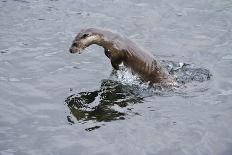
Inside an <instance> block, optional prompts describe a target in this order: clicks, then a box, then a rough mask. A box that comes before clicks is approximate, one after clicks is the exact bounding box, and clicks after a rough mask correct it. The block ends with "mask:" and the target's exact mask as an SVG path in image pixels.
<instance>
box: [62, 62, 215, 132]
mask: <svg viewBox="0 0 232 155" xmlns="http://www.w3.org/2000/svg"><path fill="white" fill-rule="evenodd" d="M161 64H162V65H163V66H164V67H165V68H166V69H167V70H168V71H169V73H170V74H171V75H172V76H174V77H175V78H176V80H177V82H178V83H179V84H180V85H183V86H185V85H186V84H188V83H193V82H198V83H199V85H201V83H202V82H204V81H207V80H209V79H211V76H212V75H211V73H210V72H209V70H207V69H204V68H199V67H195V66H194V65H190V64H186V63H179V62H172V61H162V62H161ZM120 67H121V69H120V70H113V71H112V73H111V75H110V77H109V78H108V79H104V80H102V81H101V85H100V88H99V89H97V90H95V91H84V92H79V93H77V94H73V95H70V96H69V97H67V99H66V100H65V104H66V105H67V106H68V108H69V110H70V115H69V116H67V120H68V122H69V123H70V124H73V123H75V122H79V123H86V122H89V121H91V122H95V123H97V122H111V121H115V120H124V119H126V118H128V117H132V116H133V115H138V113H137V112H136V111H133V108H131V107H133V105H134V104H138V103H143V101H144V98H147V97H149V96H172V95H180V94H181V95H183V96H184V95H186V92H187V89H186V87H180V88H179V89H167V88H162V87H160V86H159V85H150V84H149V82H146V83H145V82H142V81H141V79H140V78H139V77H138V76H137V75H135V74H132V72H131V70H130V69H128V68H125V67H124V66H120ZM182 89H184V90H182ZM191 91H192V90H191ZM191 91H190V92H189V93H191V94H192V92H193V91H192V92H191ZM194 91H196V90H194ZM201 91H202V89H201ZM95 126H96V124H95ZM100 127H101V125H100V126H99V125H97V126H96V127H91V128H89V129H86V131H92V130H95V129H98V128H100Z"/></svg>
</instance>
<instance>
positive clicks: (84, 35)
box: [81, 33, 89, 39]
mask: <svg viewBox="0 0 232 155" xmlns="http://www.w3.org/2000/svg"><path fill="white" fill-rule="evenodd" d="M88 36H89V34H87V33H85V34H83V36H82V37H81V39H84V38H86V37H88Z"/></svg>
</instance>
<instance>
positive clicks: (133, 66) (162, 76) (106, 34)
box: [69, 28, 177, 86]
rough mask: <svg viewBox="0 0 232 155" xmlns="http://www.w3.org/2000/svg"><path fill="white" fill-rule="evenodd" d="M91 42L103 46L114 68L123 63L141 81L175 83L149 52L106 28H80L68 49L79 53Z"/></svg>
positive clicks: (165, 84) (171, 84)
mask: <svg viewBox="0 0 232 155" xmlns="http://www.w3.org/2000/svg"><path fill="white" fill-rule="evenodd" d="M92 44H97V45H99V46H102V47H103V48H104V51H105V55H106V56H107V57H108V58H109V59H110V61H111V64H112V66H113V68H114V69H116V70H119V65H120V64H122V63H123V65H124V66H126V67H127V68H129V69H130V70H131V71H132V73H135V74H137V75H138V76H139V77H140V78H141V79H142V80H143V81H147V82H150V83H151V84H154V83H155V84H160V85H161V86H176V85H177V83H176V81H175V79H174V78H173V77H172V76H171V75H170V74H169V73H168V72H167V70H166V69H165V68H163V67H162V66H161V65H160V64H159V62H158V61H157V60H156V58H155V57H154V56H153V55H152V54H151V53H149V52H147V51H145V50H143V49H141V48H140V47H139V46H138V45H136V44H135V43H134V42H132V41H131V40H130V39H128V38H126V37H123V36H121V35H119V34H117V33H114V32H112V31H109V30H106V29H99V28H87V29H82V30H81V31H80V33H78V34H77V36H76V37H75V39H74V40H73V42H72V45H71V47H70V49H69V51H70V53H79V54H81V52H82V51H83V49H85V48H86V47H88V46H90V45H92Z"/></svg>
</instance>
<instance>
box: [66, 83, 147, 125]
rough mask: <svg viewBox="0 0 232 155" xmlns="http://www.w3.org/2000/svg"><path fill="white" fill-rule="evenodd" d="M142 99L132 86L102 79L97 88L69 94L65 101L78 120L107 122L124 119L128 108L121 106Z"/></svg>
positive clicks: (139, 101)
mask: <svg viewBox="0 0 232 155" xmlns="http://www.w3.org/2000/svg"><path fill="white" fill-rule="evenodd" d="M142 100H143V98H142V97H141V96H139V94H137V93H136V91H135V88H134V87H133V86H129V85H123V84H122V83H120V82H117V81H112V80H103V81H102V83H101V86H100V89H99V90H96V91H92V92H91V91H90V92H80V93H78V94H77V95H75V94H74V95H71V96H69V97H68V98H67V99H66V101H65V102H66V104H67V106H68V107H69V109H70V112H71V114H72V115H73V116H74V117H75V118H76V119H77V120H78V121H88V120H95V121H98V122H101V121H105V122H109V121H112V120H122V119H125V115H126V111H130V109H126V110H123V108H126V107H127V105H129V104H135V103H141V102H142ZM120 109H121V110H123V112H122V111H121V110H120ZM69 122H70V121H69Z"/></svg>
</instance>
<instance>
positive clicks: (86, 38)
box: [69, 28, 101, 54]
mask: <svg viewBox="0 0 232 155" xmlns="http://www.w3.org/2000/svg"><path fill="white" fill-rule="evenodd" d="M100 41H101V36H100V34H98V33H96V32H94V29H93V28H90V29H83V30H81V32H80V33H79V34H77V36H76V37H75V39H74V40H73V43H72V45H71V47H70V49H69V51H70V53H77V52H78V53H79V54H80V53H81V52H82V51H83V50H84V49H85V48H86V47H88V46H89V45H91V44H97V43H99V42H100Z"/></svg>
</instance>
